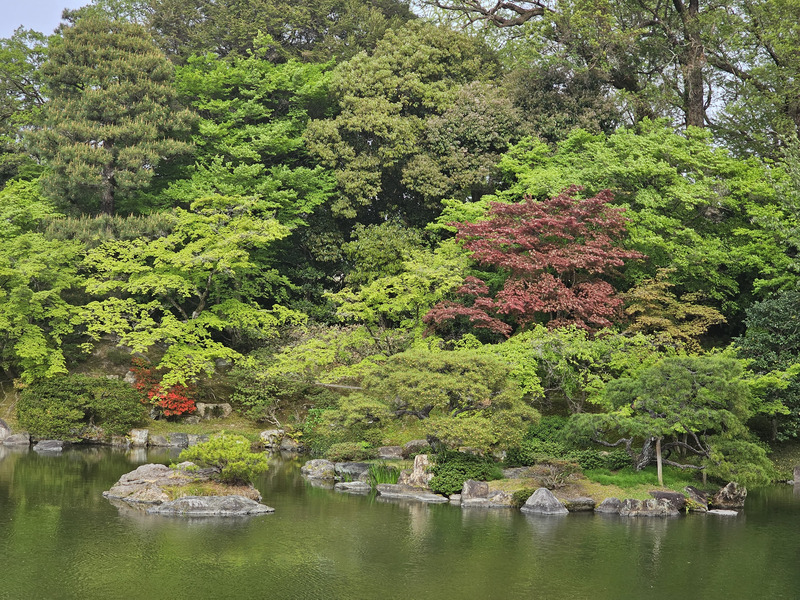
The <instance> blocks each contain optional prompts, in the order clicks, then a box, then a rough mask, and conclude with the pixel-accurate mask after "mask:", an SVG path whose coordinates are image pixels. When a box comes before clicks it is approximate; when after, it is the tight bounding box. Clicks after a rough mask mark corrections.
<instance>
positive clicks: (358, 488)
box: [333, 481, 372, 494]
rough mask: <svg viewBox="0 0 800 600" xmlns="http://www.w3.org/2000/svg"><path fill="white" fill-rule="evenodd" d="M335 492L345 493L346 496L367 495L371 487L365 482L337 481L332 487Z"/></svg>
mask: <svg viewBox="0 0 800 600" xmlns="http://www.w3.org/2000/svg"><path fill="white" fill-rule="evenodd" d="M333 489H335V490H336V491H337V492H347V493H348V494H369V493H370V492H371V491H372V486H371V485H370V484H368V483H367V482H366V481H339V482H338V483H337V484H336V485H334V486H333Z"/></svg>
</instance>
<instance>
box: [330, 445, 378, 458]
mask: <svg viewBox="0 0 800 600" xmlns="http://www.w3.org/2000/svg"><path fill="white" fill-rule="evenodd" d="M374 456H375V452H374V450H373V449H372V448H370V446H369V444H368V443H366V442H339V443H338V444H333V445H332V446H331V447H330V448H328V451H327V452H326V453H325V458H327V459H328V460H330V461H333V462H345V461H353V460H367V459H368V458H374Z"/></svg>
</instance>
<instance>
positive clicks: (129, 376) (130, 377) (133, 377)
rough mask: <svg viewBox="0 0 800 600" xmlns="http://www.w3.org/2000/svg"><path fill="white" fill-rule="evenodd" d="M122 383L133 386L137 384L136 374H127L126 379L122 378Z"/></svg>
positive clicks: (129, 372) (130, 372) (131, 372)
mask: <svg viewBox="0 0 800 600" xmlns="http://www.w3.org/2000/svg"><path fill="white" fill-rule="evenodd" d="M122 381H124V382H125V383H130V384H131V385H133V384H134V383H136V373H134V372H133V371H128V372H127V373H125V377H123V378H122Z"/></svg>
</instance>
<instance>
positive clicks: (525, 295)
mask: <svg viewBox="0 0 800 600" xmlns="http://www.w3.org/2000/svg"><path fill="white" fill-rule="evenodd" d="M581 189H582V188H580V187H578V186H572V187H570V188H568V189H566V190H564V191H563V192H562V193H561V194H559V195H557V196H555V197H553V198H550V199H548V200H545V201H542V202H537V201H535V200H534V199H533V198H531V197H529V196H526V197H525V199H524V200H523V201H522V202H520V203H517V204H504V203H499V202H494V203H492V204H491V205H490V208H489V211H488V215H487V216H488V218H487V219H485V220H483V221H479V222H476V223H458V224H455V226H456V228H457V231H458V233H457V239H458V240H460V241H461V242H462V243H463V245H464V248H465V249H466V250H468V251H469V252H471V253H472V258H473V259H474V260H475V261H477V262H478V264H480V265H481V266H483V267H492V268H494V269H497V270H499V271H500V272H501V273H503V274H505V275H507V277H506V279H505V282H504V283H503V287H502V289H500V290H499V291H498V292H497V293H496V294H494V296H492V295H491V293H490V289H489V286H488V285H487V284H486V282H485V281H484V280H482V279H479V278H477V277H467V278H465V280H464V285H463V286H461V288H460V289H459V290H458V294H459V295H461V296H464V297H465V298H466V299H468V301H469V299H471V305H469V306H467V305H464V304H457V303H455V302H452V301H445V302H440V303H439V304H437V305H436V306H434V308H433V309H431V310H430V311H429V312H428V314H427V315H426V316H425V320H426V322H427V323H428V324H429V325H432V326H434V327H435V326H438V325H441V324H444V323H446V322H449V321H452V320H454V319H457V318H459V317H466V318H468V319H469V321H470V323H471V324H472V325H473V326H474V327H477V328H484V329H488V330H491V331H495V332H497V333H501V334H503V335H505V336H508V335H510V334H511V332H512V326H511V325H510V324H509V323H507V322H506V321H507V320H508V321H511V322H513V323H516V324H517V325H519V326H520V327H525V326H526V325H528V324H530V323H534V322H537V321H546V322H547V325H548V327H550V328H554V327H562V326H566V325H576V326H578V327H580V328H582V329H587V330H589V331H592V330H595V329H598V328H602V327H607V326H609V325H611V323H612V319H613V318H614V317H615V316H616V315H617V314H618V312H619V309H620V306H621V304H622V299H621V298H619V297H618V296H617V295H616V293H615V290H614V288H613V286H612V285H611V284H610V283H608V282H607V281H605V280H604V279H602V276H603V275H609V274H611V273H613V271H614V270H615V269H616V268H617V267H621V266H622V265H623V264H624V261H625V260H628V259H640V258H644V255H643V254H641V253H640V252H637V251H635V250H626V249H624V248H620V247H617V246H615V243H616V242H617V241H618V240H619V239H620V238H621V237H622V236H623V234H624V233H625V224H626V222H627V219H626V218H625V216H624V214H623V213H624V209H623V208H616V207H612V206H611V201H612V200H613V195H612V193H611V192H610V191H609V190H604V191H601V192H600V193H598V194H597V195H596V196H593V197H591V198H579V197H578V192H579V191H580V190H581ZM504 319H505V320H504Z"/></svg>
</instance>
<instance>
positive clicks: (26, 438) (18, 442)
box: [3, 433, 31, 446]
mask: <svg viewBox="0 0 800 600" xmlns="http://www.w3.org/2000/svg"><path fill="white" fill-rule="evenodd" d="M3 445H4V446H30V445H31V436H30V435H29V434H27V433H15V434H14V435H10V436H8V437H7V438H6V439H4V440H3Z"/></svg>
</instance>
